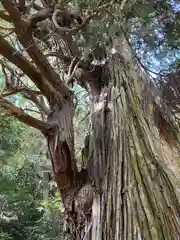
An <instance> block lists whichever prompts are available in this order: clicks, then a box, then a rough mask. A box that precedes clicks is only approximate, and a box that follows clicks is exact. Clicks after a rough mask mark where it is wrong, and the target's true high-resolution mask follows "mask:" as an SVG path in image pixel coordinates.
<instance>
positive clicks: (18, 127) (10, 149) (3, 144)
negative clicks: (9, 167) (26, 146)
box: [0, 114, 27, 164]
mask: <svg viewBox="0 0 180 240" xmlns="http://www.w3.org/2000/svg"><path fill="white" fill-rule="evenodd" d="M0 126H1V127H0V159H1V161H2V162H3V163H6V164H7V163H8V161H11V160H12V158H13V157H14V156H15V155H16V154H17V153H18V151H21V140H22V136H23V134H24V132H25V131H26V129H27V127H25V126H24V125H23V124H21V123H20V122H19V121H18V120H16V119H13V118H11V117H8V116H5V115H3V114H0Z"/></svg>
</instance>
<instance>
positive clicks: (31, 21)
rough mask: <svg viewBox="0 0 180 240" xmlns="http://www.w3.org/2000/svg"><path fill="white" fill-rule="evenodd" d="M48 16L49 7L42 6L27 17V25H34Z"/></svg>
mask: <svg viewBox="0 0 180 240" xmlns="http://www.w3.org/2000/svg"><path fill="white" fill-rule="evenodd" d="M49 16H50V9H49V8H43V9H41V10H39V11H38V12H37V13H35V14H33V15H31V16H30V18H29V19H28V22H29V25H30V27H31V28H34V27H36V25H37V23H38V22H42V21H44V20H45V19H47V18H48V17H49Z"/></svg>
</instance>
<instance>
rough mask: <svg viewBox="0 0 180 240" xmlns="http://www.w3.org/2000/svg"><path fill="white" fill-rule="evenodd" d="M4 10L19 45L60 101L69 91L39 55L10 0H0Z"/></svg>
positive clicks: (39, 52)
mask: <svg viewBox="0 0 180 240" xmlns="http://www.w3.org/2000/svg"><path fill="white" fill-rule="evenodd" d="M2 4H3V6H4V8H5V9H6V10H7V11H8V13H9V15H10V17H11V19H12V21H13V23H14V26H15V32H16V34H17V36H18V39H19V41H20V43H21V44H22V45H23V46H24V48H25V49H27V52H28V54H29V56H30V57H31V58H32V60H33V62H34V63H35V64H36V66H37V68H38V69H39V70H40V71H41V73H42V74H43V75H44V77H45V78H46V79H47V81H48V82H49V84H51V85H52V86H53V87H54V88H55V89H56V90H57V91H58V94H59V96H60V95H61V99H62V96H63V95H68V94H69V89H68V88H67V87H66V86H65V84H64V83H63V82H62V81H61V79H60V77H59V75H58V74H57V73H56V72H55V71H54V70H53V68H52V67H51V65H50V63H49V62H48V60H47V59H46V57H45V56H44V55H43V54H42V53H41V51H40V50H39V49H38V47H37V46H36V45H35V44H34V40H33V38H32V34H31V31H30V29H29V28H28V24H27V23H26V22H25V21H23V20H22V19H21V15H20V13H19V11H18V10H17V8H15V7H14V4H13V1H12V0H2Z"/></svg>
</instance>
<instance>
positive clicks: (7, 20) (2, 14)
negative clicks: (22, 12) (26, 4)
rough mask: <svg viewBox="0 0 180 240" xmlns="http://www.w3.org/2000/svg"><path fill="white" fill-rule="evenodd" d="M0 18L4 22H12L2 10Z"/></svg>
mask: <svg viewBox="0 0 180 240" xmlns="http://www.w3.org/2000/svg"><path fill="white" fill-rule="evenodd" d="M0 18H1V19H3V20H5V21H6V22H12V20H11V17H10V16H9V15H7V14H5V11H4V10H1V11H0Z"/></svg>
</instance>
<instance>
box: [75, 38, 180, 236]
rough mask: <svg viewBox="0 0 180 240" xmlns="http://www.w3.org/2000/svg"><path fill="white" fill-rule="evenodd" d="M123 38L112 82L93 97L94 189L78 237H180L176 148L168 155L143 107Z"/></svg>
mask: <svg viewBox="0 0 180 240" xmlns="http://www.w3.org/2000/svg"><path fill="white" fill-rule="evenodd" d="M118 41H120V42H119V43H120V44H119V45H120V46H116V53H115V54H113V55H112V56H110V60H109V66H108V67H109V73H108V79H109V82H108V84H106V86H104V87H103V88H101V93H100V94H99V95H98V96H97V95H96V97H92V98H91V100H92V102H91V104H92V108H91V132H90V136H89V144H88V145H89V155H88V158H87V159H88V160H87V169H88V173H89V178H90V180H91V182H93V184H94V188H95V191H94V194H93V203H92V215H91V218H89V219H88V218H87V219H86V221H85V219H84V222H83V224H84V229H82V223H81V229H78V226H80V222H76V228H77V229H76V230H77V232H79V235H77V234H76V239H91V240H100V239H103V240H105V239H107V240H110V239H114V240H119V239H146V240H148V239H153V240H154V239H157V240H159V239H168V240H171V239H174V240H175V239H179V236H180V219H179V212H180V205H179V196H178V187H179V182H178V179H179V170H178V166H176V160H175V156H173V155H172V153H173V151H172V150H171V159H167V158H166V156H165V154H163V152H162V149H161V143H160V138H159V135H158V133H157V129H156V128H155V125H154V123H153V122H152V119H151V118H149V117H148V116H147V117H146V116H145V114H144V111H143V109H142V105H141V93H142V90H143V84H142V81H141V80H142V77H141V76H140V74H139V73H138V70H137V66H136V64H135V63H134V62H133V60H132V56H131V51H130V49H129V48H128V45H127V43H126V42H124V40H123V41H122V39H118ZM106 74H107V71H106ZM106 77H107V75H106ZM106 83H107V82H106ZM91 93H93V91H92V92H91ZM169 156H170V155H169ZM169 156H168V157H169ZM82 232H83V233H84V238H83V237H82ZM80 233H81V234H80ZM80 235H81V236H80Z"/></svg>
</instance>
